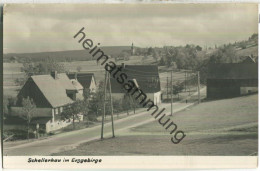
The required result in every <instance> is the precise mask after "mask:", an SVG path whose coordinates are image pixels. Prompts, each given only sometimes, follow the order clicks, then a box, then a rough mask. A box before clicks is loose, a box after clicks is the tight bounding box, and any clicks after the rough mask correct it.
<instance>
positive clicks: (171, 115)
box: [171, 71, 173, 116]
mask: <svg viewBox="0 0 260 171" xmlns="http://www.w3.org/2000/svg"><path fill="white" fill-rule="evenodd" d="M172 91H173V90H172V71H171V116H173V109H172Z"/></svg>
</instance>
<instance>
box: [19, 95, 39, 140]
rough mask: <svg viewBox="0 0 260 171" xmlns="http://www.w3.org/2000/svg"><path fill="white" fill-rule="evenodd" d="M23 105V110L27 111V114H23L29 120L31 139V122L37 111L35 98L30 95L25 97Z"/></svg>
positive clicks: (28, 130)
mask: <svg viewBox="0 0 260 171" xmlns="http://www.w3.org/2000/svg"><path fill="white" fill-rule="evenodd" d="M22 106H23V111H24V112H25V115H22V117H23V118H24V119H25V120H26V122H27V139H29V135H30V124H31V120H32V118H33V115H34V113H35V109H36V105H35V104H34V102H33V99H30V98H29V97H27V98H23V100H22Z"/></svg>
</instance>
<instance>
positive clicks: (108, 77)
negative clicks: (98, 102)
mask: <svg viewBox="0 0 260 171" xmlns="http://www.w3.org/2000/svg"><path fill="white" fill-rule="evenodd" d="M108 83H109V98H110V99H109V101H110V107H111V123H112V136H113V138H114V137H115V131H114V109H113V101H112V93H111V81H110V74H108V73H107V71H106V73H105V85H104V111H103V115H102V126H101V140H102V139H103V138H104V118H105V115H106V102H107V85H108Z"/></svg>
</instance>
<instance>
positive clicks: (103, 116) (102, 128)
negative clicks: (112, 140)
mask: <svg viewBox="0 0 260 171" xmlns="http://www.w3.org/2000/svg"><path fill="white" fill-rule="evenodd" d="M106 94H107V71H106V73H105V85H104V104H103V106H104V111H103V115H102V126H101V140H102V139H103V133H104V118H105V113H106Z"/></svg>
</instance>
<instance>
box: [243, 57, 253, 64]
mask: <svg viewBox="0 0 260 171" xmlns="http://www.w3.org/2000/svg"><path fill="white" fill-rule="evenodd" d="M242 63H255V60H254V59H253V58H252V57H251V56H247V57H246V58H245V59H244V60H243V61H242Z"/></svg>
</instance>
